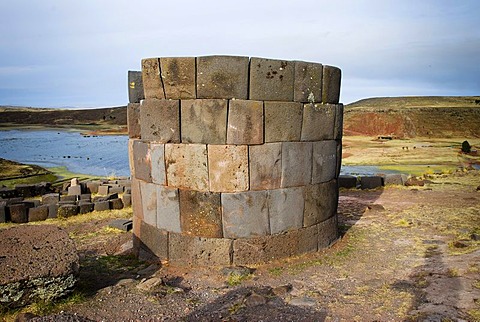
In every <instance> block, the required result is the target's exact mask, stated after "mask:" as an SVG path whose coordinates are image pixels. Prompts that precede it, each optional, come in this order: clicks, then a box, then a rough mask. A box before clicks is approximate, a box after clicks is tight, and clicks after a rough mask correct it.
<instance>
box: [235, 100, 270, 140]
mask: <svg viewBox="0 0 480 322" xmlns="http://www.w3.org/2000/svg"><path fill="white" fill-rule="evenodd" d="M262 143H263V102H261V101H247V100H231V101H229V106H228V128H227V144H262Z"/></svg>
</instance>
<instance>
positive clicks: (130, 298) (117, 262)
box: [4, 171, 480, 321]
mask: <svg viewBox="0 0 480 322" xmlns="http://www.w3.org/2000/svg"><path fill="white" fill-rule="evenodd" d="M479 185H480V172H479V171H468V172H457V173H455V174H450V175H432V176H431V177H429V178H427V181H426V184H425V186H423V187H401V186H390V187H386V188H384V189H381V190H371V191H362V190H342V191H341V193H340V202H339V208H338V215H339V223H340V230H341V235H342V237H341V238H340V239H339V240H338V241H337V242H336V243H335V244H334V245H333V246H332V247H331V248H329V249H327V250H323V251H320V252H318V253H315V254H308V255H304V256H299V257H296V258H290V259H285V260H281V261H277V262H272V263H268V264H264V265H258V266H255V267H250V268H249V269H247V268H230V269H225V268H222V267H206V268H201V267H193V268H189V267H172V266H169V265H168V264H164V265H162V266H158V265H152V264H151V263H146V262H139V261H137V260H136V259H135V258H134V257H133V256H131V255H129V252H130V247H131V238H132V235H131V233H130V232H128V233H127V232H122V231H120V230H116V229H113V228H109V227H108V223H109V221H110V220H111V219H112V218H121V217H128V216H131V210H127V211H117V212H113V213H112V214H111V215H106V214H104V215H102V216H101V217H98V218H95V217H91V218H90V217H88V218H86V219H83V220H82V219H81V218H74V219H72V220H71V221H70V222H69V221H64V222H63V223H62V226H63V227H64V228H65V229H67V231H68V232H69V234H70V236H71V237H72V238H73V239H74V240H75V241H76V243H77V248H78V251H79V254H80V258H81V271H80V276H79V282H78V285H77V289H76V290H75V292H74V294H73V295H71V296H70V297H69V298H67V299H65V300H63V301H61V302H59V303H56V304H55V305H43V306H42V305H34V306H31V307H28V308H25V309H24V310H23V311H22V312H23V313H25V312H32V313H35V314H37V315H45V314H50V316H49V317H45V318H43V319H40V318H37V319H36V320H37V321H62V320H63V321H85V320H87V319H90V320H94V321H164V320H165V321H480V241H479V240H480V191H478V190H477V187H478V186H479ZM77 217H81V216H77ZM69 220H70V219H69ZM18 313H19V312H15V313H13V312H10V313H8V314H6V315H4V319H6V320H14V319H15V316H16V315H18ZM52 314H57V315H53V316H52ZM20 317H21V318H26V317H27V316H26V315H20ZM34 321H35V319H34Z"/></svg>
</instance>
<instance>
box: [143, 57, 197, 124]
mask: <svg viewBox="0 0 480 322" xmlns="http://www.w3.org/2000/svg"><path fill="white" fill-rule="evenodd" d="M195 65H196V64H195V57H162V58H160V69H161V73H162V80H163V86H164V88H165V97H166V98H167V99H188V98H196V92H195V87H196V86H195V79H196V72H195V69H196V66H195ZM142 124H143V123H142Z"/></svg>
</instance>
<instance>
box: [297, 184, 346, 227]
mask: <svg viewBox="0 0 480 322" xmlns="http://www.w3.org/2000/svg"><path fill="white" fill-rule="evenodd" d="M337 205H338V186H337V181H336V180H331V181H329V182H325V183H319V184H315V185H309V186H306V187H305V211H304V217H303V226H304V227H309V226H313V225H315V224H318V223H320V222H322V221H325V220H326V219H328V218H330V217H332V216H333V215H334V214H335V213H336V211H337Z"/></svg>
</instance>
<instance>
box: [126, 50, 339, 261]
mask: <svg viewBox="0 0 480 322" xmlns="http://www.w3.org/2000/svg"><path fill="white" fill-rule="evenodd" d="M340 80H341V71H340V69H338V68H336V67H332V66H327V65H322V64H319V63H311V62H303V61H285V60H274V59H264V58H248V57H234V56H207V57H177V58H166V57H162V58H148V59H143V60H142V71H141V72H138V71H129V73H128V81H129V101H130V104H129V105H128V130H129V137H130V140H129V157H130V167H131V175H132V207H133V212H134V219H133V223H134V227H133V231H134V245H135V246H134V247H135V249H136V251H137V253H138V254H139V256H145V255H147V254H153V255H154V256H155V257H156V259H158V260H161V261H168V262H170V263H173V264H177V265H245V264H252V263H261V262H266V261H270V260H273V259H278V258H283V257H289V256H293V255H297V254H302V253H307V252H315V251H317V250H319V249H322V248H325V247H327V246H329V245H330V244H332V243H333V242H334V241H335V240H336V239H337V238H338V233H337V213H336V211H337V204H338V185H337V178H338V176H339V171H340V164H341V151H342V141H341V140H342V122H343V120H342V119H343V105H342V104H339V94H340Z"/></svg>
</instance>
